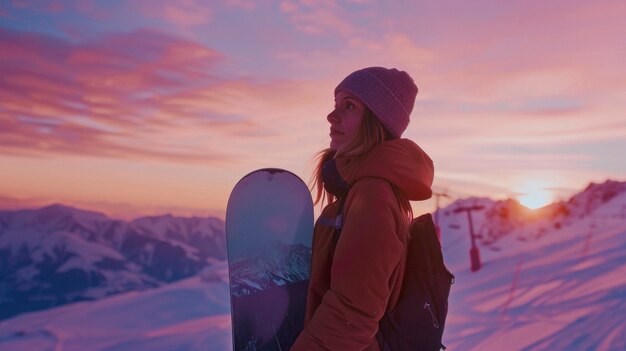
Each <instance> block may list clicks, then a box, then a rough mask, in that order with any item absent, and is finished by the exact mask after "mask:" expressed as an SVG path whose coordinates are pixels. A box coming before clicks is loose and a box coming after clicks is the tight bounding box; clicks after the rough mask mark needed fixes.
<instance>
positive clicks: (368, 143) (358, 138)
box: [309, 108, 413, 228]
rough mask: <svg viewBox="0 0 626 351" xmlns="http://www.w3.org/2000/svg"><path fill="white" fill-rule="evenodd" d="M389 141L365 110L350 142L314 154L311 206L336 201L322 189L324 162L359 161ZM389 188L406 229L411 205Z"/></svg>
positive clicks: (371, 115)
mask: <svg viewBox="0 0 626 351" xmlns="http://www.w3.org/2000/svg"><path fill="white" fill-rule="evenodd" d="M389 139H392V137H391V135H390V134H389V132H387V130H385V127H383V125H382V123H380V121H379V120H378V118H377V117H376V115H374V113H373V112H372V111H371V110H370V109H368V108H365V111H364V112H363V120H362V121H361V126H360V128H359V130H358V131H357V134H356V135H355V136H354V138H352V140H349V141H348V142H347V143H346V144H345V145H344V146H342V147H341V148H339V149H338V150H336V151H335V150H333V149H330V148H327V149H324V150H322V151H320V152H318V153H317V154H316V156H315V158H314V162H315V168H314V170H313V174H312V176H311V181H310V182H309V184H310V185H311V184H312V186H311V191H312V192H313V191H315V192H316V195H315V201H314V203H313V204H314V205H317V204H320V207H324V201H326V202H327V203H328V204H330V203H332V202H333V201H335V200H336V197H335V196H334V195H333V194H331V193H329V192H328V191H326V189H324V180H323V179H322V167H323V166H324V162H326V161H328V160H330V159H332V158H335V157H350V158H353V159H356V160H358V159H361V158H363V157H364V156H365V155H367V153H368V152H369V151H370V150H371V149H372V148H373V147H374V146H376V145H378V144H380V143H382V142H383V141H385V140H389ZM354 163H358V162H352V164H354ZM391 187H392V189H393V192H394V194H395V196H396V199H398V205H399V206H400V209H401V210H402V212H403V213H404V214H405V215H406V219H407V222H406V223H405V224H406V225H407V228H408V224H409V223H410V221H411V220H412V219H413V209H412V208H411V203H410V202H409V200H408V198H407V197H406V195H404V193H402V192H401V191H400V190H399V189H398V188H397V187H396V186H395V185H393V184H391Z"/></svg>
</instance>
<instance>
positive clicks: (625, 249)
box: [0, 181, 626, 351]
mask: <svg viewBox="0 0 626 351" xmlns="http://www.w3.org/2000/svg"><path fill="white" fill-rule="evenodd" d="M474 204H476V205H482V206H484V208H483V209H481V210H477V211H475V212H473V214H472V216H473V219H474V226H475V232H476V233H477V235H481V237H480V238H478V240H477V245H478V247H479V249H480V257H481V259H482V262H483V265H482V268H481V269H480V270H478V271H476V272H472V271H471V270H470V265H469V254H468V250H469V247H470V243H469V235H468V232H469V231H468V219H467V214H466V213H464V212H460V211H456V210H457V209H458V208H459V207H461V206H471V205H474ZM42 210H43V209H42ZM42 210H40V211H42ZM35 212H37V211H35ZM12 213H13V214H15V213H16V212H12ZM5 216H7V214H6V213H3V214H1V215H0V218H1V219H0V228H2V230H1V231H0V233H2V234H0V243H1V244H0V250H5V248H6V244H7V242H8V241H7V240H8V239H7V235H9V237H13V236H15V237H17V236H21V235H23V234H22V233H25V232H26V231H25V230H19V229H18V228H22V227H24V228H25V227H29V226H32V224H29V225H27V223H30V222H31V220H32V219H31V220H28V221H27V220H25V219H21V220H16V219H13V221H11V224H10V226H11V228H13V229H11V231H10V232H7V229H6V228H7V225H6V223H8V222H7V221H6V220H5ZM81 217H82V216H81ZM439 217H440V218H439V220H440V225H441V228H442V241H443V251H444V257H445V259H446V264H447V265H448V267H449V268H450V269H451V271H452V272H453V273H454V274H455V283H454V285H453V286H452V289H451V295H450V299H449V310H448V318H447V322H446V327H445V331H444V335H443V336H444V339H443V343H444V344H445V345H446V346H448V349H450V350H481V351H482V350H528V351H534V350H568V351H570V350H571V351H582V350H626V338H624V335H626V323H624V322H623V320H624V315H625V314H626V304H624V301H625V298H626V279H624V274H623V267H624V266H625V265H626V183H623V182H622V183H620V182H614V181H608V182H605V183H602V184H591V185H589V186H588V187H587V188H586V189H584V190H582V191H581V192H580V193H578V194H576V195H575V196H573V197H572V198H571V199H569V200H567V201H563V202H559V203H556V204H552V205H550V206H547V207H545V208H543V209H538V210H528V209H525V208H523V207H520V205H519V204H517V203H516V201H512V200H506V201H493V200H490V199H477V198H474V199H463V200H458V201H456V202H455V203H453V204H451V205H450V206H448V207H446V208H444V209H442V210H441V213H440V216H439ZM155 218H156V219H153V220H148V221H147V222H150V223H161V225H158V227H159V228H161V229H162V228H164V227H168V226H169V223H170V221H169V220H168V218H169V217H167V216H166V217H155ZM133 222H134V221H133ZM53 223H55V222H54V221H50V222H48V223H47V224H42V228H40V229H38V230H39V231H43V230H44V229H43V228H48V226H49V225H51V224H53ZM216 223H218V224H219V223H221V222H219V221H218V222H216ZM131 224H132V222H131V223H121V224H119V226H120V227H121V226H128V228H130V227H131ZM105 227H106V225H104V224H103V225H102V228H105ZM170 229H171V230H172V231H177V229H173V227H172V228H170ZM133 230H134V231H138V229H136V228H135V227H133ZM146 230H147V229H146ZM118 231H119V232H123V231H121V230H115V231H114V232H116V233H117V232H118ZM101 232H106V231H105V230H104V229H103V230H102V231H101ZM191 232H193V231H187V232H185V233H186V234H184V235H183V234H181V237H182V238H187V239H180V240H182V241H180V240H178V241H177V240H174V239H172V238H171V237H172V235H169V236H170V238H168V235H167V230H154V231H148V232H146V233H145V234H143V235H151V237H155V238H159V239H158V240H162V239H165V240H166V242H170V240H171V245H174V243H176V244H177V245H183V246H182V247H184V248H185V249H189V247H190V246H189V245H187V244H185V243H184V241H185V240H189V238H190V237H192V236H193V235H191V236H190V235H187V234H189V233H191ZM54 233H56V234H54ZM81 233H82V234H86V232H81ZM214 234H215V235H217V236H219V235H218V234H219V232H214ZM24 236H27V235H24ZM48 236H49V237H51V238H52V237H59V238H61V239H54V240H59V241H63V240H66V241H67V242H68V244H67V246H66V247H68V248H70V249H67V250H66V252H72V250H71V249H77V248H78V246H72V245H74V244H76V245H78V243H81V244H83V245H86V247H85V248H81V249H84V250H87V249H89V248H92V245H93V246H95V247H98V248H101V247H104V249H102V248H101V249H100V250H94V251H93V252H94V253H93V254H92V255H91V256H89V255H86V254H85V255H82V256H80V257H81V259H83V260H84V262H93V261H95V262H98V261H102V260H106V259H105V258H109V259H110V260H118V261H121V263H119V264H124V265H126V266H128V265H130V266H133V267H135V268H136V269H139V270H141V269H143V268H142V267H143V266H142V265H141V264H140V263H137V262H136V261H129V260H127V259H126V257H125V256H123V255H122V254H121V253H120V250H119V249H111V248H110V247H109V246H107V245H108V244H102V245H101V244H97V243H95V242H98V240H96V238H100V237H102V236H104V235H96V236H95V237H94V241H87V240H83V239H81V240H82V241H81V240H68V237H73V236H77V234H68V233H67V232H66V231H53V232H49V235H48ZM110 237H111V238H117V239H115V240H113V239H106V240H104V241H105V242H115V243H117V245H118V246H120V247H121V246H123V245H121V244H120V243H123V242H124V240H123V238H124V235H122V234H119V235H111V236H110ZM207 237H211V235H207ZM11 240H12V241H17V239H11ZM46 240H51V241H53V240H52V239H46ZM155 240H157V239H155ZM43 241H45V240H43V239H42V243H40V245H39V246H42V247H47V246H46V245H43ZM18 247H19V245H18ZM266 249H268V250H276V255H270V256H271V257H273V258H271V259H269V260H265V261H263V262H258V264H254V263H253V262H252V261H250V262H246V263H244V264H243V265H242V267H241V268H242V269H243V271H244V272H246V273H249V274H248V275H242V276H244V277H245V278H244V279H245V280H246V281H247V282H249V283H251V284H247V283H246V284H247V285H246V286H248V287H250V286H251V287H254V286H257V285H259V286H260V285H261V284H263V282H265V283H268V284H270V285H271V284H277V282H280V281H281V279H275V278H276V277H275V276H271V277H269V276H267V275H265V274H263V269H262V267H265V266H267V265H271V264H274V263H275V262H283V261H281V260H283V259H288V258H287V257H286V256H285V255H282V254H281V253H284V252H285V249H286V248H281V247H279V246H276V247H268V248H266ZM38 250H43V248H41V249H38ZM58 251H59V250H58V249H57V252H58ZM147 251H150V250H147ZM185 252H186V251H185ZM192 252H195V253H197V254H199V251H193V250H190V252H189V254H192ZM305 253H306V252H305ZM46 254H47V255H48V256H50V255H51V253H46ZM30 256H31V257H32V259H33V261H35V260H39V259H40V256H41V255H40V254H39V253H36V252H31V254H30ZM155 256H157V255H156V254H153V255H152V256H149V255H148V254H147V253H146V254H144V255H143V256H141V257H144V258H143V259H145V260H146V261H150V259H149V258H150V257H151V260H153V261H154V260H155ZM192 256H193V255H192ZM0 262H1V263H0V267H2V268H1V271H2V274H3V275H2V280H0V291H2V293H3V294H4V293H5V292H6V289H7V286H10V285H8V284H7V283H5V278H4V277H5V276H6V272H7V270H6V268H5V267H6V265H5V261H0ZM129 262H130V263H129ZM75 263H76V257H74V259H70V260H66V263H65V264H66V265H67V266H68V267H72V266H74V265H75ZM291 264H292V265H293V266H294V271H295V272H298V271H299V269H298V266H299V264H298V263H297V262H294V263H291ZM281 265H282V263H281ZM34 269H38V268H37V267H35V268H34ZM24 270H25V271H23V272H22V273H21V274H22V275H24V276H25V277H27V276H28V274H27V273H28V272H29V270H28V269H26V268H25V269H24ZM64 270H65V268H57V271H61V272H63V271H64ZM104 271H105V273H108V274H113V273H114V271H111V270H109V271H107V270H104ZM122 272H126V271H122ZM31 275H32V276H35V275H33V274H32V273H31ZM281 275H282V276H289V277H293V276H292V275H289V274H287V273H286V272H285V274H282V273H281ZM124 277H125V276H124V275H123V274H121V275H120V277H119V278H120V280H121V281H124V280H123V279H122V278H124ZM140 277H143V278H145V279H149V280H151V281H153V282H154V283H155V284H162V282H163V280H162V279H157V278H155V277H153V276H151V275H150V274H148V273H142V274H141V275H140ZM107 278H108V276H107ZM290 279H291V278H290ZM227 281H228V272H227V265H226V262H224V261H219V262H217V263H212V264H211V265H210V266H209V267H207V268H206V269H203V270H202V272H200V274H196V276H194V277H190V278H186V279H181V280H177V281H175V282H172V283H168V284H162V286H159V287H156V288H154V289H149V290H146V291H141V292H129V293H126V294H117V295H115V296H110V297H107V298H102V299H98V300H97V301H88V302H82V303H75V304H69V305H66V306H63V307H59V308H51V309H48V310H45V311H39V312H33V313H23V314H21V315H20V316H16V317H13V318H11V319H10V320H3V321H0V350H43V349H50V350H52V349H58V350H61V349H62V350H67V349H71V350H102V351H105V350H106V351H111V350H116V351H131V350H133V351H134V350H142V351H144V350H145V351H169V350H231V349H232V339H231V319H230V306H229V295H230V291H229V289H228V285H227ZM24 284H25V282H24ZM38 284H41V283H39V282H38V281H35V280H34V279H33V283H32V285H33V288H34V286H37V285H38ZM103 286H106V284H103ZM242 287H243V288H245V287H244V286H242ZM42 289H43V288H42ZM48 289H50V287H48ZM3 296H4V295H3ZM7 306H9V305H8V304H4V305H3V307H2V308H6V307H7Z"/></svg>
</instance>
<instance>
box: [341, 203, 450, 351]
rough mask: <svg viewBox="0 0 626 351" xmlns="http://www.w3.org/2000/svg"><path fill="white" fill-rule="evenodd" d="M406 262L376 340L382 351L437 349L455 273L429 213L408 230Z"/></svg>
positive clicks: (441, 345)
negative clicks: (397, 292)
mask: <svg viewBox="0 0 626 351" xmlns="http://www.w3.org/2000/svg"><path fill="white" fill-rule="evenodd" d="M346 198H347V194H346V195H345V196H344V197H343V198H342V199H341V201H340V203H339V208H338V211H337V214H338V216H337V225H336V226H335V232H334V241H335V245H337V242H338V240H339V237H340V235H341V229H342V225H343V205H344V201H345V199H346ZM409 233H410V238H409V242H408V250H407V262H406V269H405V272H404V277H403V282H402V287H401V291H400V296H399V298H398V303H397V305H396V306H395V307H394V309H393V310H388V311H386V312H385V314H384V315H383V317H382V319H381V320H380V322H379V325H378V327H379V328H378V332H377V334H376V340H377V341H378V345H379V346H380V349H381V351H404V350H406V351H409V350H410V351H439V350H441V349H443V350H445V349H446V347H445V346H444V345H443V344H442V343H441V340H442V338H443V328H444V326H445V323H446V316H447V315H448V296H449V295H450V288H451V285H452V284H454V275H452V273H450V271H448V269H447V268H446V266H445V264H444V262H443V254H442V252H441V243H440V242H439V238H438V236H437V231H436V230H435V224H434V223H433V219H432V216H431V215H430V213H426V214H424V215H421V216H419V217H417V218H415V219H414V220H413V221H412V222H411V226H410V229H409Z"/></svg>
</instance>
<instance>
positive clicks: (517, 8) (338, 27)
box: [0, 0, 626, 219]
mask: <svg viewBox="0 0 626 351" xmlns="http://www.w3.org/2000/svg"><path fill="white" fill-rule="evenodd" d="M47 4H48V5H45V6H44V5H42V4H41V3H40V2H38V1H31V0H24V1H2V2H0V52H1V53H2V54H1V56H0V165H1V167H2V172H0V207H1V208H24V207H38V206H43V205H47V204H49V203H53V202H62V203H65V204H68V205H74V206H78V207H85V208H88V209H92V210H99V211H103V212H105V213H107V214H109V215H114V216H119V217H124V218H126V219H132V218H133V217H136V216H139V215H144V214H162V213H166V212H170V213H173V214H181V215H194V214H195V215H217V216H221V217H223V214H224V210H225V208H226V202H227V199H228V194H229V193H230V190H231V189H232V187H233V186H234V184H235V183H236V182H237V181H238V180H239V179H240V178H241V177H242V176H243V175H245V174H247V173H249V172H250V171H252V170H254V169H257V168H264V167H280V168H286V169H289V170H290V171H292V172H294V173H296V174H298V175H299V176H300V177H301V178H303V179H304V180H308V179H309V177H310V174H311V168H312V165H311V160H312V158H313V156H314V155H315V153H316V152H318V151H320V150H321V149H323V148H325V147H327V145H328V132H329V130H328V123H327V121H326V115H327V114H328V112H329V110H330V108H331V105H332V104H333V89H334V87H335V86H336V85H337V83H338V82H339V81H340V80H341V79H342V78H343V77H345V76H346V75H347V74H349V73H350V72H352V71H354V70H356V69H359V68H363V67H366V66H386V67H397V68H399V69H402V70H406V71H408V72H409V73H410V74H411V75H412V76H413V77H414V78H415V80H416V83H417V86H418V88H419V93H418V96H417V101H416V104H415V108H414V109H413V113H412V122H411V124H410V125H409V128H408V129H407V131H406V132H405V134H404V136H405V137H407V138H410V139H413V140H414V141H416V142H417V143H418V144H419V145H420V146H421V147H422V148H423V149H424V150H425V151H426V152H427V153H429V155H430V156H431V158H432V159H433V160H434V162H435V167H436V172H435V186H436V187H439V188H445V189H449V192H450V195H451V196H452V197H453V198H458V197H465V196H489V197H493V198H504V197H513V198H514V197H518V198H519V200H520V201H521V202H522V203H524V204H525V205H526V206H529V207H539V206H542V205H545V204H547V203H549V202H551V201H553V200H554V198H556V197H558V198H566V197H567V196H569V195H571V194H572V193H573V192H574V191H576V190H579V189H580V188H583V187H584V186H585V185H586V184H587V183H588V182H590V181H596V182H600V181H604V180H606V179H607V178H612V179H624V175H625V174H626V163H624V162H617V161H616V160H621V159H622V158H623V155H622V154H621V153H622V151H621V150H625V149H626V120H625V119H624V116H623V111H625V110H626V99H624V98H623V97H624V96H625V94H626V67H625V66H624V65H623V58H624V57H626V47H625V46H624V45H623V43H624V42H625V40H626V26H624V25H623V18H624V17H625V16H626V2H623V1H597V2H595V1H594V2H575V3H572V2H570V1H565V0H557V1H550V2H543V1H531V2H523V3H522V2H495V1H494V2H484V3H482V2H481V3H480V4H474V3H472V4H470V3H467V2H462V1H456V2H455V1H453V2H436V1H433V2H412V3H404V2H403V3H395V2H394V3H386V2H376V1H336V0H329V1H318V2H314V1H281V2H265V1H261V2H255V1H247V0H237V1H231V0H225V1H200V0H192V1H185V2H179V3H175V2H168V1H164V0H155V1H137V2H135V1H131V2H110V1H105V0H89V1H52V2H49V3H47ZM174 4H175V5H174ZM459 14H463V15H462V16H460V15H459ZM416 23H418V24H419V25H415V24H416ZM544 174H558V180H557V179H554V180H551V182H550V183H549V184H546V185H542V186H539V187H532V188H530V189H526V188H521V187H519V184H520V180H529V179H535V178H536V177H537V175H539V176H543V175H544ZM546 187H550V188H551V189H552V190H550V191H547V190H545V188H546ZM542 189H543V190H542ZM417 206H420V207H419V208H418V209H417V211H431V210H433V207H434V201H428V202H424V203H420V204H417Z"/></svg>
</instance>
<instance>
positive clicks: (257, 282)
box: [231, 241, 311, 296]
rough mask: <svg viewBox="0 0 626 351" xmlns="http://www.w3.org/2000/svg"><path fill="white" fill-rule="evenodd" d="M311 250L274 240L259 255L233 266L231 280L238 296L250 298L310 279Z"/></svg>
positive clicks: (234, 292)
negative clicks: (274, 288) (257, 292)
mask: <svg viewBox="0 0 626 351" xmlns="http://www.w3.org/2000/svg"><path fill="white" fill-rule="evenodd" d="M310 262H311V248H309V247H306V246H304V245H300V244H296V245H287V244H284V243H281V242H278V241H274V242H272V243H270V244H269V245H267V246H266V247H265V248H262V249H261V250H260V251H259V254H258V255H255V256H254V257H251V258H247V259H243V260H239V261H236V262H234V263H233V265H232V267H231V270H232V274H231V277H232V278H231V279H232V285H233V294H234V295H235V296H242V295H247V294H250V293H252V292H256V291H260V290H265V289H268V288H271V287H275V286H281V285H285V284H287V283H296V282H300V281H303V280H306V279H308V275H309V270H310Z"/></svg>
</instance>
